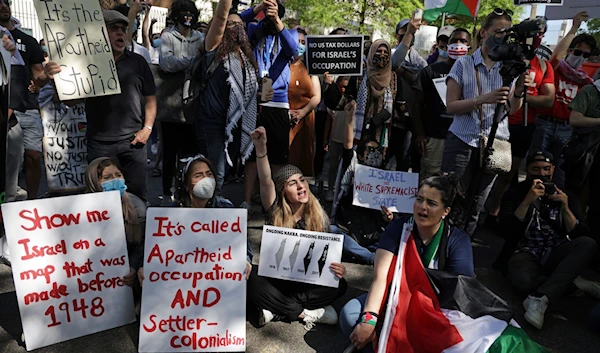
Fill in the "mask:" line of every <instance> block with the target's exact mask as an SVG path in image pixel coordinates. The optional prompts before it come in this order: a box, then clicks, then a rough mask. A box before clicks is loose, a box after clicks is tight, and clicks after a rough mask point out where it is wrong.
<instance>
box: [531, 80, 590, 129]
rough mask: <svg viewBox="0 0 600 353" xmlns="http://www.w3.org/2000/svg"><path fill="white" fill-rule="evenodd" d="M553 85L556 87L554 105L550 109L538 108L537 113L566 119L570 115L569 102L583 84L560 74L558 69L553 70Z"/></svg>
mask: <svg viewBox="0 0 600 353" xmlns="http://www.w3.org/2000/svg"><path fill="white" fill-rule="evenodd" d="M554 86H555V87H556V96H555V97H554V106H553V107H552V109H538V114H539V115H544V116H551V117H554V118H557V119H561V120H567V121H568V120H569V116H570V115H571V111H570V110H569V103H571V102H572V101H573V98H575V96H577V93H578V92H579V91H580V90H581V89H582V88H583V86H585V84H580V83H579V82H576V81H573V80H571V79H570V78H568V77H566V76H565V75H563V74H561V72H560V70H556V71H555V72H554Z"/></svg>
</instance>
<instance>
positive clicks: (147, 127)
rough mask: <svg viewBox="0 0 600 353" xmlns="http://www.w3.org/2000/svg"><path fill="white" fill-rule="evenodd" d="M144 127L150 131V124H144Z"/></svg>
mask: <svg viewBox="0 0 600 353" xmlns="http://www.w3.org/2000/svg"><path fill="white" fill-rule="evenodd" d="M144 127H145V128H146V129H148V130H150V131H152V126H150V125H146V126H144Z"/></svg>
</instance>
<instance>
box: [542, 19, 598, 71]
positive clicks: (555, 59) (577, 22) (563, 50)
mask: <svg viewBox="0 0 600 353" xmlns="http://www.w3.org/2000/svg"><path fill="white" fill-rule="evenodd" d="M589 18H590V16H589V15H588V13H587V11H581V12H580V13H578V14H577V15H575V17H573V27H571V29H570V30H569V33H567V35H566V36H565V37H564V38H563V39H562V40H561V41H560V42H558V44H557V45H556V48H554V51H553V52H552V56H551V57H550V63H552V66H553V67H554V69H556V68H557V67H558V63H559V62H560V60H562V59H563V58H564V57H565V55H567V52H568V51H569V47H570V46H571V43H572V42H573V39H575V34H576V33H577V31H578V30H579V27H580V26H581V23H582V22H583V21H587V20H588V19H589Z"/></svg>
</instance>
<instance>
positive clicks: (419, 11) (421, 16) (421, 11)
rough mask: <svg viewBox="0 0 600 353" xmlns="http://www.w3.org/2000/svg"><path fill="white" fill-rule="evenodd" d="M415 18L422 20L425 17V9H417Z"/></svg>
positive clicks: (414, 13) (414, 14)
mask: <svg viewBox="0 0 600 353" xmlns="http://www.w3.org/2000/svg"><path fill="white" fill-rule="evenodd" d="M413 18H414V19H415V20H419V21H421V20H422V19H423V10H422V9H416V10H415V12H413Z"/></svg>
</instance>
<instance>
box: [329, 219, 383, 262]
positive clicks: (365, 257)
mask: <svg viewBox="0 0 600 353" xmlns="http://www.w3.org/2000/svg"><path fill="white" fill-rule="evenodd" d="M329 232H330V233H332V234H342V235H343V236H344V248H343V254H344V255H346V256H350V257H353V258H355V259H357V260H358V261H360V262H361V263H364V264H367V265H373V264H374V263H375V253H374V252H371V251H370V250H369V249H367V248H365V247H362V246H361V245H360V244H358V243H357V242H356V240H354V239H352V237H351V236H349V235H348V234H346V233H344V232H343V231H342V230H341V229H340V228H339V227H338V226H334V225H332V226H329Z"/></svg>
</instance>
